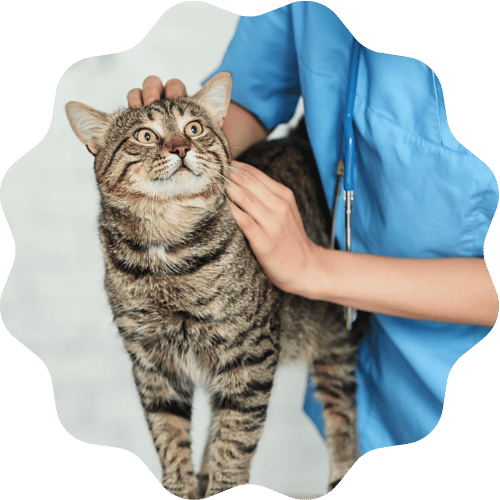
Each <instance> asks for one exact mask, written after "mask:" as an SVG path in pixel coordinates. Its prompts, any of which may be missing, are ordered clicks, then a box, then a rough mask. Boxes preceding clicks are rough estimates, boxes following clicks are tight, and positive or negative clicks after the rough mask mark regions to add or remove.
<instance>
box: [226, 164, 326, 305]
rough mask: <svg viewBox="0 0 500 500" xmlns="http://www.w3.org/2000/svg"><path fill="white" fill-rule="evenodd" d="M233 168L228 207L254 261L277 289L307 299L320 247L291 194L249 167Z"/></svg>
mask: <svg viewBox="0 0 500 500" xmlns="http://www.w3.org/2000/svg"><path fill="white" fill-rule="evenodd" d="M232 166H233V170H232V171H231V174H230V183H229V185H228V187H227V189H226V191H227V194H228V197H229V199H230V200H231V201H229V206H230V209H231V212H232V214H233V216H234V218H235V220H236V222H237V224H238V225H239V227H240V228H241V230H242V231H243V233H244V235H245V236H246V237H247V239H248V241H249V243H250V246H251V247H252V251H253V252H254V254H255V256H256V257H257V260H258V261H259V262H260V264H261V265H262V267H263V269H264V271H265V272H266V274H267V275H268V277H269V278H270V279H271V281H272V282H273V283H274V284H275V285H276V286H277V287H278V288H281V289H282V290H284V291H286V292H289V293H295V294H297V295H303V296H306V297H307V296H308V295H309V293H310V292H309V290H308V289H307V286H306V284H307V282H308V277H309V275H310V272H311V264H312V263H313V261H314V255H315V253H316V252H317V250H318V249H319V247H318V246H317V245H316V244H315V243H313V242H312V241H311V240H310V239H309V237H308V236H307V234H306V231H305V229H304V225H303V222H302V218H301V216H300V213H299V210H298V208H297V204H296V201H295V197H294V195H293V192H292V191H291V190H290V189H288V188H287V187H286V186H284V185H282V184H280V183H279V182H276V181H275V180H273V179H271V178H270V177H268V176H267V175H266V174H264V173H263V172H261V171H260V170H258V169H256V168H255V167H253V166H251V165H248V164H246V163H241V162H238V161H233V162H232Z"/></svg>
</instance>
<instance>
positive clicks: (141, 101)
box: [127, 76, 187, 108]
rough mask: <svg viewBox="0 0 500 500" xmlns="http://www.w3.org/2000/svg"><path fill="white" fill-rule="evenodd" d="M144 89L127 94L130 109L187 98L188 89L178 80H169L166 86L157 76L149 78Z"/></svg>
mask: <svg viewBox="0 0 500 500" xmlns="http://www.w3.org/2000/svg"><path fill="white" fill-rule="evenodd" d="M142 86H143V88H142V89H139V88H136V89H132V90H131V91H130V92H129V93H128V94H127V101H128V105H129V107H130V108H140V107H141V106H147V105H148V104H151V103H152V102H154V101H159V100H160V99H175V98H177V97H184V96H187V92H186V87H185V86H184V84H183V83H182V82H181V81H180V80H177V79H175V78H174V79H172V80H169V81H168V82H167V83H166V84H165V86H163V83H162V81H161V80H160V78H158V77H157V76H148V77H147V78H146V79H145V80H144V83H143V84H142Z"/></svg>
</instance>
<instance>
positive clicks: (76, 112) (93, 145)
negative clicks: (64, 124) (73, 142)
mask: <svg viewBox="0 0 500 500" xmlns="http://www.w3.org/2000/svg"><path fill="white" fill-rule="evenodd" d="M66 114H67V115H68V119H69V123H70V124H71V128H72V129H73V132H74V133H75V134H76V135H77V137H78V139H80V140H81V141H82V142H83V143H84V144H85V145H86V146H87V149H88V150H89V151H90V152H91V153H92V154H93V155H94V156H95V155H97V153H99V151H100V150H101V149H102V148H103V147H104V136H105V134H106V130H107V129H108V127H109V125H110V123H111V117H110V115H108V114H106V113H103V112H102V111H97V110H96V109H93V108H91V107H90V106H86V105H85V104H81V103H79V102H74V101H72V102H68V104H66Z"/></svg>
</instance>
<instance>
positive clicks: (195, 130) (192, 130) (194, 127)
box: [184, 122, 203, 137]
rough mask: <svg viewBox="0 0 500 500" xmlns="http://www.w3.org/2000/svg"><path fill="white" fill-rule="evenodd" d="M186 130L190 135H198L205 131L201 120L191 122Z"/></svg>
mask: <svg viewBox="0 0 500 500" xmlns="http://www.w3.org/2000/svg"><path fill="white" fill-rule="evenodd" d="M184 132H185V133H186V135H187V136H188V137H196V136H197V135H200V134H201V133H202V132H203V127H202V126H201V123H200V122H191V123H188V124H187V125H186V128H185V129H184Z"/></svg>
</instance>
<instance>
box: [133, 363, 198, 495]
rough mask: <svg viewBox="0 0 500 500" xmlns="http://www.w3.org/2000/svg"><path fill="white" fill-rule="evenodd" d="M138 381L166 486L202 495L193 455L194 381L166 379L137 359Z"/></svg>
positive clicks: (163, 482) (175, 491) (182, 491)
mask: <svg viewBox="0 0 500 500" xmlns="http://www.w3.org/2000/svg"><path fill="white" fill-rule="evenodd" d="M133 373H134V378H135V383H136V386H137V390H138V391H139V396H140V399H141V403H142V406H143V408H144V413H145V416H146V420H147V422H148V427H149V430H150V432H151V436H152V438H153V443H154V445H155V448H156V451H157V452H158V456H159V458H160V463H161V469H162V484H163V486H164V487H165V488H166V489H167V490H168V491H170V493H173V494H174V495H176V496H178V497H181V498H189V499H195V498H199V496H198V494H197V488H196V478H195V474H194V470H193V463H192V459H191V408H192V400H193V385H192V384H190V383H186V382H183V383H180V382H179V381H176V380H175V379H167V378H165V377H163V376H162V375H160V374H159V373H157V372H156V371H154V370H151V369H146V368H144V367H142V366H141V365H140V364H138V363H135V364H134V368H133Z"/></svg>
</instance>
